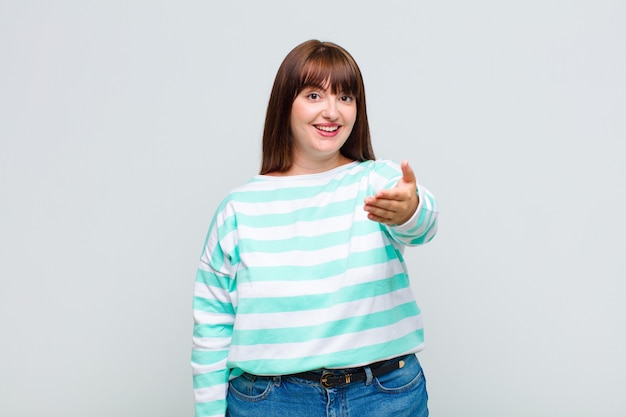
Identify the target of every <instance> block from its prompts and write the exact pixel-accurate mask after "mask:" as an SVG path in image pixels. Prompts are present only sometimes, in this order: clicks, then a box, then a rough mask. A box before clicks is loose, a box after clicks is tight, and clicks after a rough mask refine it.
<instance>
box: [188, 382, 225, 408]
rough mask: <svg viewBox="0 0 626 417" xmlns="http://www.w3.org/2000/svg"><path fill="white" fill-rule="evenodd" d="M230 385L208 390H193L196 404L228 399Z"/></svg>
mask: <svg viewBox="0 0 626 417" xmlns="http://www.w3.org/2000/svg"><path fill="white" fill-rule="evenodd" d="M227 392H228V384H219V385H212V386H210V387H206V388H196V389H194V390H193V393H194V396H195V398H196V403H207V402H209V401H219V400H223V399H224V398H226V394H227Z"/></svg>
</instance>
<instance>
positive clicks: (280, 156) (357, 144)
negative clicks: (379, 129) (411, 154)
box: [260, 40, 375, 174]
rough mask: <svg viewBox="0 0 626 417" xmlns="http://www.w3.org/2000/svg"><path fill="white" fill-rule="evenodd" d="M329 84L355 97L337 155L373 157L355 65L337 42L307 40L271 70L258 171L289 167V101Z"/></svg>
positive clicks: (336, 90) (359, 75)
mask: <svg viewBox="0 0 626 417" xmlns="http://www.w3.org/2000/svg"><path fill="white" fill-rule="evenodd" d="M328 84H330V88H331V91H332V92H333V94H337V93H340V92H341V93H345V94H349V95H351V96H353V97H354V98H355V99H356V106H357V115H356V121H355V123H354V127H353V128H352V132H351V133H350V136H349V137H348V140H346V143H344V145H343V146H342V147H341V149H340V152H341V154H342V155H344V156H345V157H347V158H350V159H353V160H356V161H366V160H370V159H375V157H374V150H373V149H372V144H371V139H370V130H369V124H368V122H367V111H366V106H365V87H364V85H363V77H362V76H361V71H360V70H359V67H358V65H357V64H356V62H355V61H354V58H352V56H351V55H350V54H349V53H348V51H346V50H345V49H343V48H342V47H340V46H339V45H336V44H334V43H331V42H320V41H318V40H310V41H306V42H304V43H302V44H300V45H298V46H296V47H295V48H294V49H293V50H292V51H291V52H289V54H287V56H286V57H285V59H284V60H283V62H282V64H281V65H280V68H279V69H278V73H277V74H276V79H275V80H274V87H273V88H272V92H271V94H270V99H269V103H268V105H267V113H266V115H265V128H264V130H263V158H262V163H261V172H260V173H261V174H267V173H270V172H285V171H287V170H288V169H289V168H291V165H292V163H293V161H292V143H291V138H290V136H291V133H290V130H291V126H290V123H289V119H290V116H291V106H292V104H293V101H294V100H295V99H296V97H297V95H298V94H299V93H300V92H301V91H302V90H303V89H304V88H306V87H310V86H314V87H319V88H324V87H326V86H328Z"/></svg>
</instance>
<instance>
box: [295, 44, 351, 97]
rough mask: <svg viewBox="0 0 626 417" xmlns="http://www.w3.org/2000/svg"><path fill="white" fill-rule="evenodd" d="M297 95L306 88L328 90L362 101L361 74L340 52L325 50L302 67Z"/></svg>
mask: <svg viewBox="0 0 626 417" xmlns="http://www.w3.org/2000/svg"><path fill="white" fill-rule="evenodd" d="M299 79H300V83H299V85H298V91H297V92H296V95H297V94H298V93H299V92H300V91H302V90H303V89H304V88H306V87H315V88H319V89H322V90H324V89H326V88H328V87H330V89H331V92H332V93H333V94H339V93H343V94H349V95H351V96H354V98H356V99H357V100H358V99H360V98H361V97H360V96H361V94H360V92H361V91H360V90H361V89H360V88H359V74H358V68H356V67H355V66H354V65H353V64H352V63H351V62H350V61H349V60H347V59H346V57H345V56H343V55H341V54H340V53H339V51H336V50H335V49H331V48H323V49H322V50H320V51H318V53H317V54H315V55H313V56H311V57H310V59H309V60H308V61H307V62H306V63H305V64H304V65H303V66H302V70H301V72H300V77H299Z"/></svg>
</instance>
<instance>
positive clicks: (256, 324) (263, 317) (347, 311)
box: [235, 287, 415, 331]
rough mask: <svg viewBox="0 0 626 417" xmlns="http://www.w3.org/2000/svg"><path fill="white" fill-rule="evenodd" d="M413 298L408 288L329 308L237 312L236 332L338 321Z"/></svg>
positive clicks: (385, 308)
mask: <svg viewBox="0 0 626 417" xmlns="http://www.w3.org/2000/svg"><path fill="white" fill-rule="evenodd" d="M412 301H415V296H414V294H413V291H412V290H411V288H410V287H407V288H403V289H401V290H398V291H395V292H393V293H390V294H384V295H379V296H376V297H371V298H368V299H361V300H356V301H351V302H349V303H342V304H339V305H336V306H333V307H329V308H320V309H316V310H301V311H290V312H280V313H255V314H242V313H238V315H237V321H236V325H235V329H236V331H237V330H263V329H283V328H291V327H303V326H317V325H321V324H325V323H329V322H332V321H336V320H342V319H346V318H351V317H359V316H365V315H367V314H372V313H377V312H380V311H386V310H389V309H392V308H394V307H396V306H398V305H400V304H405V303H409V302H412Z"/></svg>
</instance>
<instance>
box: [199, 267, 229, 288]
mask: <svg viewBox="0 0 626 417" xmlns="http://www.w3.org/2000/svg"><path fill="white" fill-rule="evenodd" d="M196 282H200V283H203V284H207V285H209V284H210V285H211V286H212V287H217V288H221V289H223V290H225V291H228V292H232V291H234V290H235V288H236V282H235V280H233V279H231V278H230V277H227V276H224V275H218V274H215V273H213V272H209V271H205V270H204V269H198V271H197V272H196Z"/></svg>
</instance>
